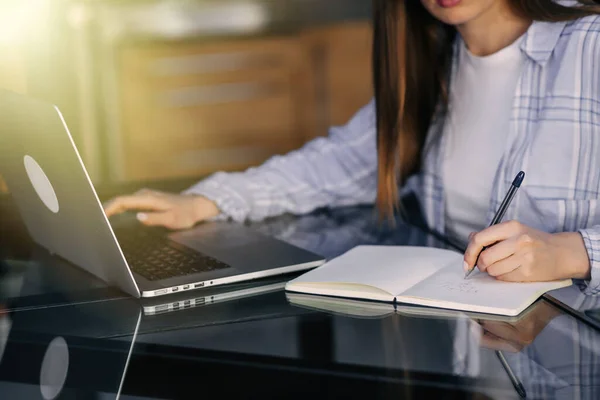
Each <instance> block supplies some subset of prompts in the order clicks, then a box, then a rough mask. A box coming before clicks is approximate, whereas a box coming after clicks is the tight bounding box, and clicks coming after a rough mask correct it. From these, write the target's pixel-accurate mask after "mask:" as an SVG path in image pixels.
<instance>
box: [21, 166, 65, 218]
mask: <svg viewBox="0 0 600 400" xmlns="http://www.w3.org/2000/svg"><path fill="white" fill-rule="evenodd" d="M23 163H24V164H25V171H27V176H28V177H29V180H30V181H31V184H32V185H33V188H34V189H35V192H36V193H37V194H38V196H39V197H40V199H41V200H42V203H44V205H45V206H46V207H48V209H49V210H50V211H52V212H53V213H55V214H56V213H58V210H59V208H60V207H59V205H58V198H57V197H56V193H55V192H54V188H53V187H52V184H51V183H50V179H48V177H47V176H46V174H45V173H44V170H43V169H42V167H40V165H39V164H38V163H37V161H35V160H34V159H33V157H31V156H29V155H26V156H25V157H24V158H23Z"/></svg>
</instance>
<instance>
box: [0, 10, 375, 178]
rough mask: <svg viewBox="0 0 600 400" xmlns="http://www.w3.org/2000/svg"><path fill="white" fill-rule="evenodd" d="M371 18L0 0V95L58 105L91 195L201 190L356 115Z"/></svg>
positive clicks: (367, 82)
mask: <svg viewBox="0 0 600 400" xmlns="http://www.w3.org/2000/svg"><path fill="white" fill-rule="evenodd" d="M370 15H371V0H0V88H2V89H9V90H12V91H16V92H20V93H24V94H29V95H31V96H34V97H38V98H41V99H44V100H48V101H51V102H52V103H54V104H56V105H58V107H59V108H60V109H61V110H62V112H63V114H64V116H65V119H66V121H67V124H68V125H69V127H70V130H71V133H72V134H73V136H74V139H75V141H76V143H77V145H78V147H79V151H80V153H81V154H82V157H83V158H84V162H85V163H86V166H87V168H88V171H89V173H90V175H91V177H92V180H93V181H94V183H95V184H97V185H103V186H106V185H108V186H110V185H116V184H120V183H127V182H146V181H154V180H174V179H199V178H201V177H203V176H206V175H208V174H210V173H212V172H215V171H217V170H228V171H235V170H242V169H245V168H247V167H249V166H253V165H257V164H260V163H261V162H263V161H264V160H266V159H267V158H269V157H270V156H272V155H274V154H280V153H285V152H287V151H289V150H292V149H295V148H298V147H299V146H301V145H302V144H303V143H305V142H306V141H308V140H310V139H312V138H314V137H316V136H320V135H326V134H327V129H328V127H329V126H331V125H340V124H343V123H345V122H346V121H347V120H348V119H349V118H350V117H351V116H352V114H354V113H355V112H356V111H357V110H358V108H360V107H361V106H362V105H364V104H365V103H367V102H368V101H369V99H370V97H371V96H372V87H371V66H370V51H371V50H370V49H371V27H370ZM0 134H1V128H0ZM1 173H2V171H0V175H1ZM0 180H1V178H0ZM2 185H3V184H2V183H0V190H2ZM4 190H6V188H4Z"/></svg>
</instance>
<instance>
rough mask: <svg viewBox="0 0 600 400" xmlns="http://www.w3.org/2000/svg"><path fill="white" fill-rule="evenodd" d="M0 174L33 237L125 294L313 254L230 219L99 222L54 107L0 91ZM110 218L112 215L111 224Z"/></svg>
mask: <svg viewBox="0 0 600 400" xmlns="http://www.w3.org/2000/svg"><path fill="white" fill-rule="evenodd" d="M0 174H1V175H2V176H3V177H4V180H5V181H6V184H7V186H8V189H9V191H10V193H11V195H12V197H13V200H14V201H15V203H16V205H17V208H18V210H19V213H20V214H21V217H22V219H23V222H24V223H25V226H26V228H27V230H28V232H29V234H30V236H31V238H32V239H33V241H35V242H36V243H38V244H40V245H41V246H42V247H44V248H46V249H47V250H48V251H50V252H51V253H52V254H55V255H57V256H60V257H61V258H64V259H65V260H67V261H69V262H71V263H73V264H75V265H77V266H79V267H80V268H83V269H85V270H86V271H88V272H89V273H91V274H93V275H95V276H97V277H99V278H100V279H102V280H103V281H105V282H106V283H108V284H109V285H111V286H115V287H118V288H119V289H121V290H122V291H124V292H125V293H128V294H130V295H131V296H134V297H154V296H162V295H167V294H172V293H178V292H182V291H187V290H193V289H199V288H206V287H211V286H217V285H223V284H229V283H234V282H243V281H249V280H253V279H258V278H264V277H268V276H275V275H282V274H287V273H292V272H298V271H305V270H308V269H311V268H315V267H317V266H319V265H321V264H322V263H323V262H324V261H325V260H324V259H323V257H321V256H319V255H317V254H314V253H312V252H309V251H306V250H304V249H301V248H298V247H296V246H293V245H291V244H288V243H286V242H283V241H280V240H278V239H276V238H273V237H270V236H267V235H263V234H261V233H259V232H257V231H255V230H254V229H252V228H250V227H247V226H244V225H241V224H236V223H228V222H207V223H202V224H200V225H198V226H196V227H195V228H192V229H190V230H187V231H178V232H169V231H166V230H164V229H160V228H157V229H153V228H148V227H144V226H142V225H141V224H139V223H138V222H136V221H135V218H133V217H131V216H127V215H125V216H122V217H120V218H116V219H115V220H114V221H109V220H108V218H107V217H106V214H105V213H104V210H103V208H102V205H101V203H100V200H99V198H98V196H97V194H96V191H95V189H94V186H93V184H92V181H91V179H90V177H89V175H88V173H87V171H86V169H85V166H84V164H83V161H82V159H81V157H80V155H79V152H78V150H77V147H76V146H75V143H74V141H73V138H72V136H71V134H70V133H69V130H68V128H67V125H66V123H65V120H64V118H63V116H62V114H61V113H60V111H59V109H58V108H57V107H56V106H54V105H52V104H49V103H45V102H42V101H39V100H36V99H32V98H29V97H25V96H21V95H18V94H15V93H11V92H8V91H0ZM111 222H112V223H111Z"/></svg>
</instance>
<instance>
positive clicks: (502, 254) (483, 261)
mask: <svg viewBox="0 0 600 400" xmlns="http://www.w3.org/2000/svg"><path fill="white" fill-rule="evenodd" d="M517 248H518V241H517V238H516V237H515V236H513V237H511V238H508V239H506V240H502V241H500V242H498V243H496V244H495V245H493V246H491V247H488V248H487V249H485V250H483V251H482V252H481V254H479V258H478V259H477V267H478V268H479V269H480V270H481V272H486V271H487V270H488V268H489V267H490V266H491V265H494V264H496V263H498V262H500V261H502V260H505V259H507V258H509V257H511V256H512V255H513V254H515V252H516V251H517ZM509 271H510V270H509ZM509 271H506V272H509ZM488 273H489V271H488Z"/></svg>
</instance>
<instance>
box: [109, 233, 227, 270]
mask: <svg viewBox="0 0 600 400" xmlns="http://www.w3.org/2000/svg"><path fill="white" fill-rule="evenodd" d="M114 231H115V235H116V236H117V240H118V241H119V245H120V246H121V249H122V250H123V254H124V255H125V259H126V260H127V263H128V264H129V267H130V268H131V269H132V271H134V272H136V273H138V274H140V275H142V276H143V277H144V278H146V279H148V280H150V281H158V280H162V279H168V278H174V277H177V276H184V275H190V274H194V273H198V272H207V271H214V270H217V269H224V268H230V265H228V264H225V263H224V262H221V261H219V260H217V259H215V258H212V257H210V256H208V255H206V254H202V253H200V252H198V251H196V250H192V249H190V248H188V247H185V246H183V245H180V244H178V243H175V242H173V241H171V240H169V239H168V238H167V237H166V236H165V235H164V234H160V233H158V232H154V231H153V230H152V229H149V228H145V227H128V228H122V227H119V228H116V229H115V230H114Z"/></svg>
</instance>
